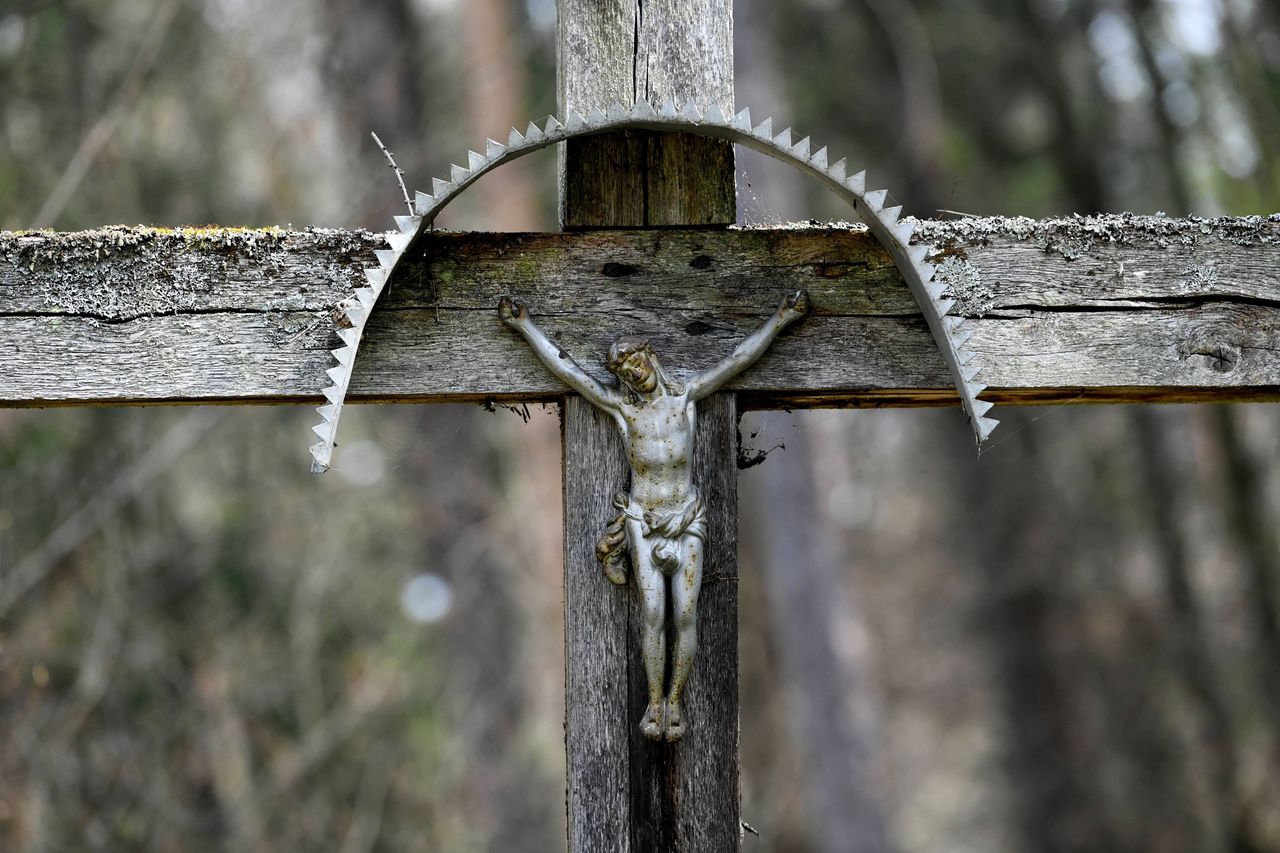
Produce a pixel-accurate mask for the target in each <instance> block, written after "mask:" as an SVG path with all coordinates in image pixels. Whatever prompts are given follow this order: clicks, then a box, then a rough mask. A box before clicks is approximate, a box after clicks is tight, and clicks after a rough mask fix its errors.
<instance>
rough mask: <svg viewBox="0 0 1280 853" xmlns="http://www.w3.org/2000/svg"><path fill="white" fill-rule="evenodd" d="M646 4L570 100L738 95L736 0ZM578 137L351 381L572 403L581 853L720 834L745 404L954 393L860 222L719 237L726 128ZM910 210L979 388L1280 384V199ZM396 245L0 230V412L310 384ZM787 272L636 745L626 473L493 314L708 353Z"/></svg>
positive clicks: (403, 276)
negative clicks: (783, 320) (792, 310)
mask: <svg viewBox="0 0 1280 853" xmlns="http://www.w3.org/2000/svg"><path fill="white" fill-rule="evenodd" d="M641 5H642V4H641V3H640V2H639V0H617V2H612V3H600V2H597V0H561V2H560V23H559V34H558V45H559V69H560V74H559V77H560V86H561V91H560V104H561V114H562V115H563V113H564V110H566V109H567V108H569V107H575V108H577V109H579V110H581V111H585V110H587V109H590V108H592V107H604V106H606V105H607V104H609V103H611V102H615V101H618V102H624V103H625V102H629V101H631V100H633V99H634V98H636V97H638V96H644V97H647V98H648V99H649V100H651V101H658V100H661V99H664V98H670V99H673V100H675V101H677V102H681V101H683V100H684V99H686V98H689V97H696V98H697V99H698V100H700V101H702V102H703V103H706V102H708V101H714V102H718V103H720V104H721V105H722V106H723V107H726V108H727V107H730V106H732V103H733V74H732V68H733V64H732V47H731V45H732V25H731V11H730V4H729V0H669V1H668V2H665V3H661V4H654V3H647V4H643V9H641ZM641 12H643V14H641ZM564 149H565V150H564V151H563V155H562V158H561V180H562V184H561V187H562V192H561V201H562V219H563V222H564V224H565V226H566V228H567V229H569V233H564V234H447V233H440V234H436V235H433V236H431V237H430V238H429V239H428V240H427V242H426V246H425V249H424V250H423V251H422V252H421V254H420V257H416V258H414V259H413V260H412V261H411V263H410V264H409V265H408V267H407V268H405V269H403V270H402V271H400V272H398V273H397V278H396V283H395V286H394V287H393V288H392V290H391V291H390V293H389V294H387V295H386V296H384V297H383V303H382V304H381V305H380V308H379V310H378V311H377V312H375V314H374V317H373V319H372V321H371V323H370V326H369V329H368V332H367V336H366V342H365V344H364V346H363V347H362V349H361V361H360V363H359V365H358V369H357V371H356V374H355V378H354V380H353V383H352V386H351V392H350V398H351V399H353V400H362V401H367V402H384V401H385V402H390V401H410V400H412V401H445V400H452V401H489V400H496V401H507V402H521V401H524V402H527V401H535V400H543V401H546V400H553V401H558V402H559V403H560V405H561V407H562V414H563V439H564V480H563V483H564V510H565V619H566V635H567V649H566V652H567V660H566V675H567V678H566V681H567V691H568V696H567V719H566V738H567V749H568V758H569V761H568V772H569V781H568V793H569V804H568V806H569V809H568V810H569V847H570V849H571V850H572V851H598V850H632V851H648V850H696V851H718V850H736V849H738V846H739V840H740V832H741V829H740V822H739V815H738V800H739V785H738V700H737V691H738V680H737V616H736V613H737V589H736V576H737V572H736V561H735V547H736V516H737V501H736V483H735V479H736V466H735V460H736V456H737V437H736V421H737V414H738V412H739V411H741V410H743V409H747V408H776V407H789V408H797V407H808V406H884V405H910V406H921V405H949V404H953V403H954V400H955V397H954V391H953V390H952V384H951V380H950V377H949V376H948V374H947V372H946V369H945V367H944V365H943V362H942V359H941V358H940V356H939V354H938V352H937V350H936V348H935V346H934V343H933V341H932V340H931V338H930V336H929V334H928V331H927V330H926V328H925V326H924V323H923V322H922V320H921V318H920V316H919V314H918V312H917V309H916V307H915V304H914V302H913V300H912V298H911V296H910V295H909V294H908V293H907V291H906V289H905V288H904V287H903V286H902V282H901V280H900V278H899V276H898V273H897V271H896V268H895V266H894V264H893V262H892V261H891V260H890V259H889V257H888V255H887V254H886V253H885V252H884V251H883V250H882V249H881V248H879V246H878V244H877V243H876V242H875V241H874V240H873V239H872V238H871V237H870V235H868V234H867V233H865V232H862V231H859V230H849V229H844V228H837V229H825V228H812V229H785V230H757V229H747V230H730V229H728V228H726V227H725V226H726V225H727V224H729V223H731V222H732V221H733V220H734V212H735V211H734V182H733V177H734V167H733V153H732V148H731V147H730V146H729V145H728V144H727V143H724V142H722V141H716V140H707V139H702V138H695V137H688V136H683V135H661V134H653V133H629V134H618V135H612V136H603V137H596V138H591V139H586V140H581V141H577V142H571V143H568V144H567V145H566V146H564ZM921 228H922V230H923V232H924V234H925V235H926V236H927V238H928V239H929V240H930V241H931V242H933V243H934V244H935V245H937V246H939V247H940V248H941V250H942V254H943V256H944V260H943V273H944V274H945V275H946V276H947V277H948V281H949V283H950V284H951V286H952V288H953V290H954V291H955V293H956V294H957V296H958V297H959V299H960V306H959V307H958V308H957V309H956V312H957V313H959V314H961V315H963V316H966V317H968V318H969V322H970V324H971V325H972V327H973V329H974V334H973V338H972V339H971V346H972V347H973V349H974V350H976V351H977V352H978V354H979V355H980V356H981V357H982V358H983V360H984V362H985V363H986V365H987V369H986V372H985V373H984V381H985V382H987V383H988V384H989V385H990V386H991V388H990V389H989V391H988V392H987V394H986V395H985V397H986V399H989V400H994V401H996V402H1002V403H1003V402H1009V403H1056V402H1073V403H1074V402H1155V401H1193V400H1219V401H1224V400H1236V401H1240V400H1262V399H1268V400H1274V399H1277V398H1280V331H1278V330H1280V298H1278V294H1280V217H1274V216H1273V217H1271V218H1269V219H1264V218H1260V217H1253V218H1247V219H1229V220H1213V221H1199V220H1194V221H1192V220H1176V219H1168V218H1162V217H1160V218H1155V217H1153V218H1135V217H1091V218H1085V219H1081V218H1073V219H1066V220H1054V221H1045V222H1032V221H1028V220H1002V219H995V220H986V219H971V220H962V221H957V222H947V223H925V224H923V225H922V226H921ZM382 244H383V241H382V238H380V237H377V236H370V235H366V234H362V233H355V232H345V231H332V230H308V231H304V232H285V231H279V230H262V231H247V230H237V229H194V230H192V229H188V230H181V231H167V230H163V229H125V228H109V229H102V230H98V231H92V232H82V233H78V234H51V233H43V232H42V233H34V234H6V235H0V340H3V341H5V342H6V344H5V345H4V347H3V348H0V404H4V405H15V406H17V405H38V406H45V405H85V404H106V403H112V404H119V403H202V402H245V403H247V402H255V403H261V402H267V403H303V402H309V403H314V402H318V400H319V398H318V392H319V386H320V383H321V381H322V377H323V376H324V372H325V369H326V368H327V367H329V365H330V356H329V350H330V349H332V348H333V346H334V338H333V335H334V328H333V321H332V319H331V311H332V310H333V308H334V306H335V305H337V304H338V303H339V302H341V301H342V300H343V299H345V298H347V297H348V296H349V295H350V294H351V292H352V290H353V289H354V288H355V287H357V286H359V285H360V284H362V283H363V276H362V272H361V270H362V268H363V267H364V266H366V265H367V264H368V263H369V259H370V257H371V253H372V250H373V249H375V248H380V247H381V246H382ZM800 288H806V289H808V290H809V291H810V293H811V294H812V295H813V299H814V305H815V311H814V315H813V316H812V317H810V318H809V319H808V320H807V321H806V322H805V323H803V324H801V325H799V326H797V327H796V328H795V329H793V330H792V331H791V332H789V333H788V335H787V336H786V337H785V338H784V339H782V340H780V341H779V342H778V343H777V345H776V347H775V348H774V349H773V350H772V351H770V352H769V353H768V354H767V355H766V356H765V357H764V359H762V361H761V362H760V363H759V364H758V365H757V366H756V367H755V368H753V369H752V370H751V371H749V372H748V373H747V374H745V375H743V376H742V377H740V379H739V380H737V381H736V382H735V383H734V384H733V385H732V386H731V387H732V391H731V392H728V393H721V394H718V395H716V396H715V397H714V398H712V399H710V400H708V401H706V403H704V405H703V407H702V409H701V418H700V432H699V437H698V457H697V462H696V466H697V478H698V482H699V483H700V485H701V488H702V490H703V494H704V495H705V496H706V498H707V503H708V507H709V508H710V510H711V516H710V519H709V520H710V535H709V543H710V544H709V550H708V554H707V559H706V565H705V568H704V571H705V574H706V582H705V585H704V591H703V598H702V603H701V607H700V610H701V638H702V644H701V649H700V651H699V657H698V662H697V664H696V668H695V672H694V678H693V682H692V683H691V685H690V688H689V692H688V696H687V706H686V707H687V709H688V714H689V717H690V720H691V722H692V725H691V728H690V732H689V734H688V735H687V736H686V739H685V740H684V741H683V742H682V743H681V744H679V745H676V746H668V745H663V744H654V743H651V742H649V741H647V740H645V739H643V738H642V737H641V736H640V734H639V732H638V729H637V726H636V723H637V715H638V714H639V712H640V710H641V709H642V703H641V702H640V701H639V700H638V698H637V697H640V696H642V695H643V694H644V673H643V669H642V667H641V664H640V660H639V653H638V651H637V648H638V644H639V619H638V610H637V607H636V605H635V604H634V603H633V602H632V601H630V600H629V598H628V596H627V595H626V594H624V593H621V592H619V591H617V590H615V589H614V588H613V587H611V586H610V585H609V584H608V583H607V582H606V581H605V580H604V578H603V577H602V576H601V573H600V570H599V567H598V566H597V565H596V563H595V560H594V556H593V550H592V546H593V545H594V542H595V539H596V537H597V536H598V535H599V533H600V530H601V527H602V525H603V524H604V523H605V522H606V521H607V519H608V518H609V517H610V513H611V510H610V501H611V499H612V497H613V495H614V493H615V492H616V491H618V490H619V489H620V488H622V487H623V486H624V485H625V481H626V477H627V467H626V463H625V460H624V458H623V455H622V451H621V446H620V442H619V439H618V437H617V435H616V431H615V430H614V428H613V426H612V425H611V424H610V423H607V422H606V421H605V419H604V418H603V417H601V416H600V415H599V414H598V413H597V412H596V411H594V410H593V409H592V408H591V407H590V406H589V405H587V404H586V403H585V402H583V401H582V400H580V399H579V398H577V397H576V396H573V395H566V394H565V389H564V388H563V387H562V386H559V385H557V384H556V382H555V381H554V379H552V377H551V376H550V375H549V374H548V373H547V372H546V371H545V370H544V369H543V368H542V367H541V366H540V365H539V364H537V362H536V361H535V360H534V359H533V357H532V356H531V355H530V354H529V353H528V351H527V350H526V349H525V348H524V346H523V344H522V343H521V342H520V341H519V340H518V339H517V338H516V336H514V335H512V334H511V333H510V332H509V331H508V330H506V329H503V328H502V327H501V325H500V324H499V323H498V321H497V319H496V317H495V313H494V307H495V303H496V300H497V297H498V296H499V295H501V294H505V293H513V294H518V295H520V296H522V297H523V298H525V299H526V300H527V301H529V302H530V303H531V304H532V305H534V306H536V308H537V310H538V311H539V313H540V315H541V316H540V322H541V323H543V325H544V326H545V327H546V328H547V329H548V330H549V331H551V332H552V333H553V334H554V335H557V336H558V340H559V341H560V342H561V343H562V344H563V345H564V346H565V348H566V349H567V350H569V351H571V352H574V353H579V354H582V355H583V356H584V357H585V356H586V355H587V354H589V353H603V351H604V350H605V348H606V347H607V345H608V343H609V342H610V341H611V340H612V339H613V338H616V337H617V336H618V335H620V334H626V333H645V334H648V335H650V337H651V338H653V339H654V342H655V345H656V346H658V347H659V348H660V350H661V351H662V352H663V353H664V354H669V355H670V361H671V363H673V364H679V365H685V366H689V367H691V368H696V367H699V366H704V365H705V364H707V363H709V362H710V361H712V360H714V359H715V358H717V357H719V356H722V355H723V354H725V353H727V352H728V351H729V350H730V349H731V348H732V347H733V345H734V343H735V342H736V341H737V340H738V339H740V338H741V337H742V336H743V335H744V334H745V333H746V332H747V331H748V330H749V329H750V328H751V327H753V326H754V325H755V324H756V323H757V322H759V320H760V319H761V318H762V317H763V316H764V315H765V314H766V313H767V312H768V311H769V310H770V307H771V306H772V305H774V304H776V301H777V299H778V296H779V295H780V294H781V293H783V292H787V291H793V290H797V289H800ZM956 428H957V429H964V426H963V424H962V422H961V420H960V418H959V417H957V423H956ZM301 433H302V428H301V426H300V435H301ZM998 435H999V434H998V433H997V436H998ZM300 443H301V439H300ZM774 570H776V571H784V570H785V567H782V566H779V567H774Z"/></svg>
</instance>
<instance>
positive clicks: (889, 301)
mask: <svg viewBox="0 0 1280 853" xmlns="http://www.w3.org/2000/svg"><path fill="white" fill-rule="evenodd" d="M920 228H921V231H922V232H923V233H924V234H925V235H926V236H927V237H929V238H930V239H931V240H933V241H934V243H935V244H936V245H937V246H938V247H939V252H940V253H939V255H938V257H939V258H940V259H941V260H942V261H943V263H944V270H947V271H948V275H950V277H951V279H950V280H953V281H954V283H955V286H956V287H957V289H958V290H959V295H960V299H961V303H960V306H959V308H958V310H959V311H960V312H961V313H963V314H964V315H965V316H968V317H970V318H972V319H971V321H970V322H971V325H972V326H973V329H974V336H973V339H972V347H973V349H974V350H975V351H976V352H977V354H978V357H979V358H980V359H981V361H982V363H983V364H984V365H985V368H984V373H983V378H984V381H986V382H987V383H988V384H989V385H991V386H992V387H991V388H990V389H989V390H988V392H987V393H986V394H985V395H984V396H986V397H987V398H988V399H993V400H998V401H1018V402H1053V403H1058V402H1103V401H1105V402H1116V401H1133V402H1148V401H1160V400H1163V401H1181V400H1210V399H1212V400H1257V399H1277V398H1278V397H1280V219H1276V218H1272V219H1269V220H1268V219H1259V218H1248V219H1221V220H1213V221H1204V222H1202V221H1196V220H1171V219H1164V218H1137V217H1097V218H1087V219H1079V220H1076V219H1068V220H1054V221H1046V222H1030V221H1028V220H995V219H992V220H966V221H964V222H939V223H923V224H922V225H921V226H920ZM379 245H381V238H380V237H378V236H377V235H372V234H368V233H363V232H346V231H308V232H286V231H235V230H231V231H209V230H208V229H191V230H190V231H186V232H176V231H167V230H156V229H137V228H114V229H103V230H101V231H94V232H78V233H70V234H57V233H53V232H38V233H35V234H26V235H15V234H0V342H2V343H0V405H56V404H75V403H85V402H90V403H112V404H119V403H207V402H252V403H261V402H266V403H299V402H309V401H317V400H318V399H319V390H320V387H321V386H322V384H323V383H324V370H325V369H326V368H327V367H329V366H330V363H331V362H330V356H329V355H328V350H329V349H330V348H331V347H335V346H337V345H338V341H337V338H336V335H335V334H334V330H333V324H332V320H331V319H330V317H329V312H330V310H331V309H332V307H333V306H334V305H336V304H337V303H338V302H339V301H340V300H342V299H343V298H345V297H347V296H348V295H349V294H350V293H351V291H352V290H353V289H354V288H355V287H356V286H358V284H359V283H360V281H361V272H360V270H361V267H362V266H364V265H367V264H371V263H372V250H373V248H375V247H377V246H379ZM800 287H805V288H808V289H809V291H810V293H811V294H812V295H813V301H814V306H815V310H814V316H813V317H811V318H809V319H808V320H806V321H805V322H804V323H801V324H798V325H796V326H794V327H792V328H791V329H790V330H788V331H787V332H786V333H785V334H784V336H783V338H782V339H781V340H779V341H778V343H777V345H776V347H775V348H774V349H773V350H771V351H770V353H769V354H768V355H766V356H765V358H764V359H763V360H762V361H761V363H760V364H759V365H757V366H756V367H754V368H753V369H752V370H750V371H748V372H747V373H746V374H744V375H743V376H742V377H741V378H740V379H739V380H738V381H737V382H735V383H734V385H733V387H734V388H735V389H737V390H738V391H740V392H742V393H743V395H744V396H743V400H742V403H741V405H742V406H743V407H744V408H745V407H759V406H796V405H872V406H876V405H950V404H953V403H954V401H955V397H954V394H953V393H952V392H951V391H950V389H949V385H948V382H949V381H948V377H947V375H946V372H945V370H944V367H943V364H942V360H941V358H940V357H939V356H938V354H937V352H936V350H935V348H934V345H933V342H932V340H931V339H930V337H929V335H928V333H927V331H926V330H925V327H924V323H923V321H922V320H920V318H919V317H918V315H917V314H916V309H915V306H914V303H913V302H912V301H911V297H910V294H909V293H908V292H907V290H906V287H905V286H904V285H903V284H902V282H901V280H900V279H899V278H898V276H897V273H896V271H895V270H894V268H893V265H892V263H891V261H890V259H889V257H888V255H887V254H885V253H884V252H883V251H882V250H881V249H880V248H879V247H878V246H877V245H876V244H875V241H874V240H873V239H872V238H871V237H870V236H869V235H868V234H866V232H864V231H861V230H859V229H854V230H850V229H811V228H803V229H778V230H764V229H759V230H755V229H748V230H736V229H731V230H728V231H722V230H706V229H697V230H676V231H603V232H590V233H580V234H572V235H565V234H519V233H513V234H456V233H454V234H451V233H437V234H435V235H433V236H431V237H430V238H429V239H428V240H427V241H426V243H425V246H424V250H423V255H422V257H421V258H420V259H418V260H417V261H416V262H415V263H413V264H410V265H409V266H408V267H407V268H406V269H405V270H404V273H403V274H402V275H401V276H399V277H398V278H397V279H396V281H395V282H394V283H393V284H392V287H391V289H390V292H389V294H387V296H386V297H384V300H385V301H384V302H383V303H380V304H379V307H378V308H377V310H376V311H375V313H374V317H373V320H372V321H371V323H370V326H369V330H368V333H367V334H366V337H365V342H364V344H363V345H362V347H361V351H360V356H359V360H358V362H357V368H356V375H355V378H354V381H353V384H352V390H351V396H352V399H353V400H357V401H358V400H365V401H371V400H419V401H424V400H439V399H444V398H445V397H446V396H447V395H460V398H461V399H470V400H477V401H479V400H484V399H487V398H489V397H496V398H499V399H503V400H516V399H551V398H553V397H556V396H558V395H559V394H561V393H563V390H564V389H563V388H562V387H561V386H559V385H558V384H557V383H556V382H555V381H554V380H553V379H552V378H551V377H550V376H549V375H548V374H547V373H546V371H545V370H543V369H542V367H541V366H540V365H538V364H537V363H536V362H535V361H534V360H533V357H532V356H531V355H530V354H529V352H528V351H527V349H526V348H525V347H524V346H523V345H522V344H521V343H520V342H519V340H518V338H516V336H515V335H513V334H511V333H510V332H508V330H506V329H504V328H503V327H502V326H501V324H499V323H498V321H497V319H496V316H495V307H494V306H495V305H496V302H497V299H498V297H499V295H501V294H504V293H510V294H513V295H516V296H519V297H521V298H523V299H525V300H526V301H527V302H528V303H529V304H530V306H531V307H532V309H533V311H534V313H535V315H537V316H538V318H539V322H540V323H542V324H543V325H544V327H546V328H547V329H548V330H549V331H551V332H552V333H553V334H555V335H556V336H558V339H559V340H560V341H562V342H563V344H564V346H565V349H566V350H567V351H569V352H570V353H572V354H573V355H574V356H575V357H576V358H577V359H578V360H579V361H580V362H581V363H582V364H583V366H584V367H586V368H587V369H588V370H591V371H593V372H595V373H596V375H597V376H598V377H600V378H602V379H604V378H607V377H606V374H605V372H604V370H603V354H604V352H605V351H606V350H607V348H608V345H609V344H610V343H611V342H612V340H614V339H615V338H616V337H617V336H619V335H622V334H633V333H641V334H647V335H649V336H650V337H651V339H652V340H653V342H654V344H655V346H656V347H657V348H658V349H659V351H661V352H662V353H663V355H664V358H665V360H666V362H667V363H668V364H670V365H672V366H673V367H674V368H676V369H677V371H679V370H680V369H686V370H691V369H697V368H700V367H705V366H706V365H708V364H710V363H711V362H713V361H714V360H715V359H717V358H719V357H720V356H721V355H723V354H724V353H726V352H728V351H729V350H730V349H731V348H732V346H733V345H734V343H736V341H737V340H738V338H739V337H740V336H741V335H743V334H745V333H746V332H747V331H748V330H750V329H751V328H752V327H753V326H754V325H755V323H757V322H758V321H759V320H760V319H761V318H763V317H764V316H765V315H766V314H767V313H768V312H769V310H771V308H772V307H773V306H774V305H775V304H776V302H777V300H778V298H779V297H780V296H781V295H782V294H783V293H784V292H786V291H788V290H794V289H797V288H800Z"/></svg>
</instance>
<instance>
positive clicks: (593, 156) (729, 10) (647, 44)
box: [556, 0, 736, 229]
mask: <svg viewBox="0 0 1280 853" xmlns="http://www.w3.org/2000/svg"><path fill="white" fill-rule="evenodd" d="M557 21H558V23H557V28H556V47H557V54H558V56H560V57H561V63H560V67H559V84H560V109H561V112H560V114H561V115H564V114H565V111H566V110H567V109H568V108H570V107H572V108H574V109H577V110H578V111H579V112H580V113H582V114H583V115H586V114H587V112H588V111H589V110H590V109H591V108H592V107H599V108H601V109H605V108H607V107H608V106H609V104H611V103H619V104H623V105H626V106H630V105H631V104H633V103H635V101H636V99H637V98H645V99H647V100H648V101H649V102H650V103H654V104H657V103H660V102H661V101H662V100H664V99H667V98H669V99H671V101H672V102H673V103H676V104H678V105H680V106H683V105H684V103H685V102H686V101H687V100H689V99H690V98H692V99H693V100H694V102H695V103H697V105H698V106H699V107H700V108H701V109H704V110H705V109H707V108H709V107H710V106H711V105H712V104H713V103H715V104H719V106H720V109H721V110H723V111H725V113H726V114H729V113H731V112H732V111H733V3H732V0H696V2H689V1H688V0H662V2H652V0H650V2H642V0H608V2H601V0H561V2H560V4H559V15H558V19H557ZM691 72H692V73H691ZM560 156H561V158H562V159H561V164H562V168H561V172H560V174H561V177H562V179H561V184H560V190H561V191H560V221H561V223H562V224H563V226H564V227H565V228H567V229H580V228H601V227H610V228H639V227H645V226H649V227H653V226H667V225H714V224H727V223H731V222H733V221H734V215H735V209H736V205H735V196H734V183H733V179H734V165H733V146H732V145H730V144H729V143H727V142H725V141H724V140H719V139H708V138H705V137H699V136H692V135H688V134H659V133H653V132H647V131H630V132H625V133H613V134H605V135H601V136H595V137H589V138H586V139H579V140H572V141H570V142H568V143H566V144H565V145H564V146H562V151H561V155H560ZM569 175H572V176H573V179H572V180H567V179H565V176H569Z"/></svg>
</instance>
